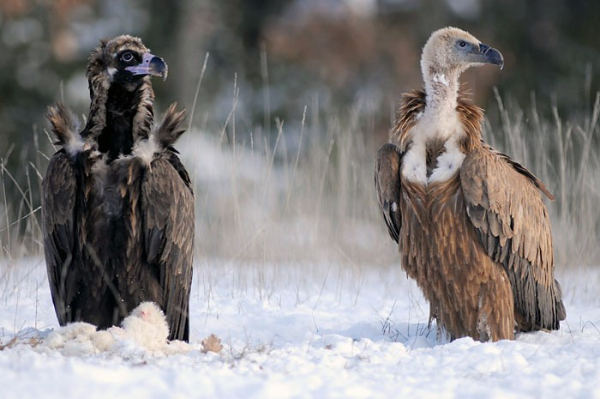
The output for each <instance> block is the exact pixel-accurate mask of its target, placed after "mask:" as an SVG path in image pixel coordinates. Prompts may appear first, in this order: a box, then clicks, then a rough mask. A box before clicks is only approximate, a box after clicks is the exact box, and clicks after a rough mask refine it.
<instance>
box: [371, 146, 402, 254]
mask: <svg viewBox="0 0 600 399" xmlns="http://www.w3.org/2000/svg"><path fill="white" fill-rule="evenodd" d="M401 164H402V154H401V153H400V149H399V148H398V147H397V146H396V145H394V144H391V143H388V144H384V145H383V146H381V148H380V149H379V151H378V153H377V162H376V165H375V188H376V190H377V199H378V201H379V207H380V208H381V213H382V214H383V220H384V221H385V224H386V225H387V227H388V232H389V234H390V237H392V239H393V240H394V241H396V242H398V241H399V236H400V228H401V227H402V216H401V214H400V194H401V190H402V186H401V183H400V166H401Z"/></svg>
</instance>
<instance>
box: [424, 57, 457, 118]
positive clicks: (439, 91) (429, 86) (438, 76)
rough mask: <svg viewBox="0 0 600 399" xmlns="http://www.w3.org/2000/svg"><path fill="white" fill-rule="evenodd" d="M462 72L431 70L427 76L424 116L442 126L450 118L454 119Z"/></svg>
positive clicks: (425, 77)
mask: <svg viewBox="0 0 600 399" xmlns="http://www.w3.org/2000/svg"><path fill="white" fill-rule="evenodd" d="M459 76H460V71H458V70H450V71H443V72H440V71H436V70H434V69H430V70H429V71H428V73H426V74H425V76H424V79H425V94H426V98H425V103H426V104H427V105H426V107H425V112H424V115H423V116H425V117H427V118H431V119H432V120H436V121H437V122H439V123H440V124H443V122H444V121H447V120H448V119H449V118H450V119H454V116H455V115H456V105H457V100H458V89H459V85H460V84H459V81H458V78H459Z"/></svg>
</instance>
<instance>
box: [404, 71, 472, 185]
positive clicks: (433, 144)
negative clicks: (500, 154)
mask: <svg viewBox="0 0 600 399" xmlns="http://www.w3.org/2000/svg"><path fill="white" fill-rule="evenodd" d="M427 72H428V73H425V74H424V78H425V109H424V110H423V113H422V114H421V115H420V116H419V117H418V121H417V123H416V124H415V126H414V127H413V128H412V129H411V132H412V134H411V139H410V141H411V143H410V147H409V149H408V151H407V153H406V155H405V159H404V161H403V166H402V173H403V175H404V176H405V178H407V179H408V180H409V181H412V182H416V183H420V184H422V185H424V186H427V185H428V184H430V183H433V182H444V181H447V180H449V179H452V178H454V176H455V175H456V173H457V172H458V170H459V168H460V166H461V164H462V161H463V159H464V157H465V155H464V153H463V152H462V150H461V140H462V138H463V137H464V134H465V130H464V127H463V124H462V122H461V118H460V116H459V114H458V112H457V109H456V107H457V103H458V88H459V83H458V78H459V75H460V71H456V72H454V71H451V72H445V73H440V72H437V71H435V70H432V69H428V71H427Z"/></svg>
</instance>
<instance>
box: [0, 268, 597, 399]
mask: <svg viewBox="0 0 600 399" xmlns="http://www.w3.org/2000/svg"><path fill="white" fill-rule="evenodd" d="M4 262H5V263H4V264H2V263H1V262H0V284H1V288H0V300H1V305H0V343H2V344H3V349H2V350H1V351H0V386H1V387H2V388H1V393H0V397H2V398H5V399H8V398H60V399H67V398H90V399H91V398H119V397H123V398H194V397H198V398H260V399H270V398H277V399H282V398H346V399H349V398H350V399H351V398H386V399H389V398H409V397H410V398H594V397H596V398H600V306H599V305H600V303H599V302H600V289H599V288H598V287H600V273H599V272H598V271H597V270H596V269H593V268H589V269H587V268H581V269H579V270H576V271H570V272H563V273H560V274H559V276H558V277H559V279H560V281H561V283H562V285H563V291H564V292H565V298H566V305H567V312H568V318H567V320H566V321H565V322H563V323H562V325H561V330H560V331H556V332H552V333H544V332H538V333H531V334H521V335H519V336H518V337H517V339H516V340H515V341H503V342H498V343H486V344H481V343H478V342H474V341H473V340H471V339H459V340H456V341H454V342H445V341H444V340H438V339H437V338H436V333H435V330H434V329H433V330H430V329H428V328H427V314H428V306H427V304H426V303H425V301H424V300H423V298H422V297H421V295H420V293H419V290H418V289H417V288H416V286H415V285H414V284H412V283H411V282H409V281H408V280H407V279H406V277H405V276H404V274H403V273H402V272H401V271H400V270H399V267H398V266H395V267H389V268H369V267H360V268H359V267H356V266H352V265H335V264H311V265H307V264H286V265H281V264H248V263H230V262H222V261H214V262H209V261H205V260H201V261H199V262H198V264H197V267H196V270H195V278H194V285H193V293H192V303H191V309H192V310H191V312H192V314H191V316H192V322H191V323H192V331H191V344H192V346H193V350H192V351H190V352H187V353H184V354H168V355H167V354H164V353H161V352H147V351H145V350H144V349H143V348H140V347H137V348H136V347H135V345H129V346H123V349H122V350H119V351H116V352H115V351H113V352H101V353H89V352H85V351H81V352H77V351H71V352H65V351H61V350H53V349H49V348H48V347H46V346H45V345H44V339H45V337H47V336H48V335H49V334H50V332H51V331H52V330H53V329H56V328H57V327H58V326H57V321H56V318H55V315H54V310H53V308H52V303H51V299H50V294H49V289H48V285H47V280H46V276H45V266H44V264H43V262H42V261H41V260H37V259H29V260H23V261H21V262H19V263H17V264H14V263H6V261H4ZM210 334H214V335H216V336H217V337H219V338H220V339H221V342H222V344H223V349H222V350H221V351H220V352H218V353H215V352H208V353H203V352H202V351H201V348H202V344H201V341H202V340H203V339H204V338H206V337H208V336H209V335H210ZM15 337H16V340H15V339H14V338H15Z"/></svg>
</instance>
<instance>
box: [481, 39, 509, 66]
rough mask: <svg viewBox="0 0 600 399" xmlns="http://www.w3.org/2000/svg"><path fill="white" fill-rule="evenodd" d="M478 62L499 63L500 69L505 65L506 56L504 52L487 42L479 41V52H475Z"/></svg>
mask: <svg viewBox="0 0 600 399" xmlns="http://www.w3.org/2000/svg"><path fill="white" fill-rule="evenodd" d="M475 58H476V62H481V63H482V64H494V65H498V66H499V67H500V69H502V68H503V67H504V57H502V53H500V52H499V51H498V50H496V49H495V48H493V47H490V46H488V45H487V44H483V43H479V52H478V53H475Z"/></svg>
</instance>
